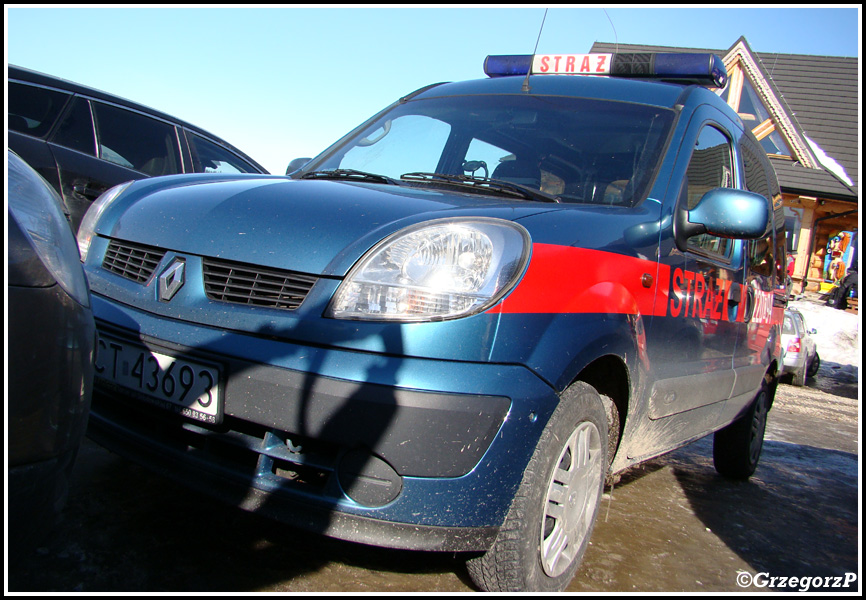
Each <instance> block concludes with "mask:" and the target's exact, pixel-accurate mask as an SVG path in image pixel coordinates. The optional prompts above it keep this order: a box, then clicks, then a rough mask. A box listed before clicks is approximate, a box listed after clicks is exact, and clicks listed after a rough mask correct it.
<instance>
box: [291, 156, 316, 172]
mask: <svg viewBox="0 0 866 600" xmlns="http://www.w3.org/2000/svg"><path fill="white" fill-rule="evenodd" d="M311 160H313V159H312V158H296V159H295V160H293V161H292V162H290V163H289V166H288V167H286V175H291V174H292V173H294V172H295V171H297V170H298V169H300V168H301V167H303V166H304V165H305V164H307V163H308V162H310V161H311Z"/></svg>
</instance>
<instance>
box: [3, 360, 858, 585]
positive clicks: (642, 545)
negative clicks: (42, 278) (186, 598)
mask: <svg viewBox="0 0 866 600" xmlns="http://www.w3.org/2000/svg"><path fill="white" fill-rule="evenodd" d="M834 367H835V368H834ZM857 398H858V380H857V375H856V369H855V370H854V376H853V379H852V377H851V370H850V369H840V368H839V365H836V364H834V363H832V362H825V363H824V364H822V367H821V370H820V371H819V375H818V377H817V378H816V379H815V380H810V381H809V382H808V384H807V386H806V387H804V388H796V387H793V386H791V385H780V386H779V391H778V395H777V400H776V404H775V406H774V408H773V410H772V411H771V412H770V418H769V427H768V432H767V437H766V443H765V445H764V452H763V455H762V458H761V463H760V465H759V467H758V470H757V472H756V474H755V476H754V477H753V478H752V479H751V480H750V481H749V482H746V483H735V482H731V481H727V480H725V479H723V478H721V477H719V476H718V475H717V474H716V472H715V470H714V469H713V466H712V436H710V437H708V438H705V439H703V440H700V441H698V442H696V443H694V444H692V445H690V446H688V447H686V448H682V449H680V450H677V451H675V452H672V453H670V454H667V455H665V456H663V457H660V458H657V459H655V460H652V461H650V462H648V463H645V464H643V465H641V466H640V467H638V468H635V469H633V470H631V471H629V472H627V473H626V475H625V476H624V477H623V478H622V480H621V481H620V482H619V483H618V484H617V485H616V487H615V488H614V489H613V490H612V492H611V491H609V492H608V493H606V494H605V497H604V502H603V505H602V507H601V514H600V517H599V521H598V524H597V525H596V529H595V532H594V534H593V537H592V543H591V546H590V548H589V549H588V551H587V553H586V555H585V557H584V562H583V565H582V567H581V569H580V571H579V572H578V575H577V577H576V578H575V580H574V581H573V582H572V584H571V586H570V588H569V591H574V592H589V591H593V592H604V591H607V592H656V591H658V592H661V591H680V592H711V591H715V592H737V591H745V590H751V591H780V592H782V591H796V590H801V589H803V584H802V583H801V582H799V581H798V584H797V585H796V586H794V587H791V586H790V585H789V583H790V580H788V581H784V582H783V581H782V580H781V579H776V580H771V579H770V578H772V577H775V578H782V577H797V578H802V577H808V578H820V583H821V586H820V587H821V588H825V586H824V584H828V585H829V586H830V587H829V588H825V589H827V591H842V592H855V591H858V590H859V589H860V580H859V572H858V565H859V555H858V552H859V546H858V535H859V526H860V522H859V512H858V511H859V500H858V498H859V494H858V456H859V435H858V431H859V428H858V420H857V419H858V400H857ZM76 469H77V470H76V473H75V480H74V483H73V487H72V489H71V494H70V498H69V502H68V505H67V509H66V511H65V520H64V523H63V525H62V526H61V527H60V528H59V529H58V530H57V531H56V533H55V534H54V535H53V536H52V538H51V539H50V540H49V541H48V542H47V543H46V544H45V545H44V546H42V547H41V548H39V549H38V550H37V551H36V552H35V553H33V554H32V555H28V556H23V557H21V556H18V557H8V556H7V563H8V564H7V567H8V572H7V579H6V586H7V590H8V591H12V592H25V591H34V592H49V591H60V592H63V591H76V592H195V591H201V592H204V591H226V592H248V591H277V592H470V591H473V590H474V588H473V587H472V584H471V582H470V581H469V579H468V577H467V575H466V572H465V567H464V566H463V561H462V559H461V557H460V556H454V555H451V554H432V553H417V552H402V551H393V550H385V549H379V548H370V547H365V546H360V545H355V544H350V543H344V542H340V541H336V540H329V539H325V538H322V537H319V536H316V535H311V534H306V533H303V532H298V531H296V530H293V529H290V528H288V527H284V526H282V525H279V524H277V523H274V522H272V521H269V520H267V519H264V518H261V517H259V516H257V515H254V514H249V513H244V512H242V511H240V510H236V509H234V508H231V507H227V506H223V505H220V504H217V503H215V502H213V501H211V500H210V499H208V498H205V497H203V496H201V495H198V494H196V493H193V492H190V491H188V490H186V489H184V488H183V487H179V486H177V485H174V484H173V483H171V482H169V481H167V480H165V479H162V478H160V477H158V476H156V475H153V474H151V473H150V472H148V471H146V470H145V469H142V468H140V467H138V466H136V465H133V464H131V463H129V462H127V461H124V460H122V459H120V458H118V457H116V456H114V455H112V454H109V453H108V452H106V451H105V450H103V449H102V448H100V447H99V446H97V445H95V444H94V443H93V442H90V441H86V442H85V444H84V446H83V448H82V451H81V454H80V456H79V460H78V463H77V465H76ZM849 573H850V574H851V575H846V574H849ZM846 577H847V579H846ZM852 578H856V579H854V580H853V581H852ZM817 582H818V581H817V580H816V579H809V580H807V587H808V588H809V589H810V590H812V589H813V588H814V586H815V583H817ZM834 584H840V585H843V586H844V585H846V584H847V587H841V588H834V587H833V585H834Z"/></svg>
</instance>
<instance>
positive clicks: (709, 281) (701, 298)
mask: <svg viewBox="0 0 866 600" xmlns="http://www.w3.org/2000/svg"><path fill="white" fill-rule="evenodd" d="M565 265H568V266H567V267H566V266H565ZM656 273H657V274H656ZM656 281H658V285H655V282H656ZM735 286H736V287H740V288H742V287H743V286H742V284H740V283H738V282H735V281H732V280H731V279H726V278H722V277H712V276H709V275H705V274H704V273H701V272H695V271H689V270H685V269H682V268H679V267H676V268H671V267H670V266H668V265H663V264H659V263H656V262H654V261H650V260H646V259H641V258H635V257H629V256H625V255H622V254H616V253H613V252H605V251H601V250H590V249H586V248H574V247H569V246H557V245H551V244H533V258H532V261H531V262H530V265H529V268H528V270H527V273H526V275H525V276H524V278H523V280H522V281H521V282H520V285H518V286H517V288H516V289H515V290H514V292H512V294H511V295H510V296H509V297H507V298H506V299H505V300H503V301H502V302H501V303H499V304H498V305H496V306H494V307H493V308H491V309H490V310H489V311H488V312H489V313H491V314H495V313H502V314H506V313H509V314H515V313H550V314H567V313H607V314H630V315H642V316H645V317H646V316H658V317H667V316H670V317H675V318H692V319H709V320H714V321H731V322H740V323H742V322H744V321H746V319H747V314H746V311H744V310H737V311H735V314H732V311H729V306H730V304H731V298H732V290H733V289H734V288H735ZM742 293H743V295H744V296H745V295H746V294H747V293H748V292H746V291H745V290H743V292H742ZM751 293H752V294H753V295H754V301H753V302H754V308H753V309H752V310H751V311H750V312H751V314H750V315H748V320H749V321H750V322H752V323H759V324H779V323H781V318H782V311H780V310H778V309H776V310H774V307H773V302H774V295H773V293H772V292H765V291H763V290H753V291H752V292H751Z"/></svg>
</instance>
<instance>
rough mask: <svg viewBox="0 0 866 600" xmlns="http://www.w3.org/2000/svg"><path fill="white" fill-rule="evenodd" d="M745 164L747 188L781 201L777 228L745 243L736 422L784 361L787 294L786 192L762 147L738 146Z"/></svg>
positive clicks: (733, 407) (730, 411) (732, 409)
mask: <svg viewBox="0 0 866 600" xmlns="http://www.w3.org/2000/svg"><path fill="white" fill-rule="evenodd" d="M738 147H739V150H740V157H741V159H742V164H743V187H745V188H746V189H748V190H749V191H750V192H754V193H757V194H760V195H762V196H764V197H765V198H766V199H767V203H768V204H773V203H774V202H773V200H774V198H776V199H779V201H778V202H777V203H776V204H777V205H778V206H777V207H776V209H775V210H774V211H773V225H772V226H771V227H770V228H769V230H768V231H767V232H766V234H765V236H764V237H763V238H761V239H757V240H752V241H749V242H747V243H745V246H746V248H747V251H746V256H745V258H746V267H747V268H746V271H745V282H744V289H745V294H746V297H745V310H744V312H743V315H742V321H743V322H742V325H741V327H740V328H739V329H738V337H737V346H736V349H735V352H734V371H735V372H736V375H737V378H736V385H735V387H734V389H733V391H732V393H731V402H730V403H729V406H728V407H727V409H726V413H727V417H728V418H733V417H735V416H736V415H737V414H738V413H739V412H740V411H741V410H742V409H743V408H745V407H746V406H747V405H748V404H749V403H750V402H751V400H752V398H753V397H754V395H755V393H756V391H757V390H758V389H759V388H760V386H761V382H762V380H763V378H764V374H765V373H766V372H767V369H768V367H769V365H770V363H771V361H772V360H774V359H775V358H776V357H780V356H781V328H780V324H781V322H782V319H783V315H784V311H785V306H786V304H787V292H786V290H785V275H786V270H785V263H786V257H785V216H784V214H783V212H782V207H781V201H780V199H781V193H780V191H779V189H778V185H774V180H773V178H772V177H770V173H769V170H770V169H772V166H771V165H770V164H769V162H768V161H767V159H766V155H765V154H764V153H763V150H762V149H761V148H760V146H758V144H757V142H755V141H754V140H752V139H749V137H748V136H747V135H744V136H743V139H741V140H740V143H739V145H738Z"/></svg>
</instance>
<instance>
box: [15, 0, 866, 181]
mask: <svg viewBox="0 0 866 600" xmlns="http://www.w3.org/2000/svg"><path fill="white" fill-rule="evenodd" d="M543 16H544V7H543V6H542V7H532V8H520V7H518V8H459V7H448V6H446V7H441V8H412V7H406V8H391V7H388V8H270V7H262V8H232V7H228V8H223V7H207V8H170V7H156V8H111V7H110V8H56V7H35V8H34V7H29V6H20V7H19V6H14V5H12V6H11V7H10V6H9V5H7V6H6V19H5V23H6V61H7V63H10V64H14V65H18V66H22V67H27V68H30V69H34V70H36V71H42V72H44V73H48V74H51V75H56V76H59V77H62V78H64V79H69V80H71V81H75V82H78V83H82V84H85V85H88V86H91V87H95V88H98V89H101V90H104V91H106V92H111V93H113V94H117V95H119V96H123V97H125V98H128V99H130V100H135V101H137V102H140V103H142V104H145V105H147V106H151V107H153V108H156V109H159V110H162V111H164V112H166V113H169V114H171V115H174V116H176V117H179V118H181V119H184V120H187V121H189V122H191V123H194V124H196V125H198V126H199V127H203V128H204V129H206V130H208V131H210V132H211V133H213V134H216V135H218V136H220V137H223V138H225V139H226V140H228V141H229V142H230V143H232V144H234V145H236V146H238V147H239V148H241V149H242V150H243V151H245V152H246V153H248V154H249V155H250V156H252V157H253V158H254V159H256V160H257V161H259V162H260V163H261V164H263V165H264V166H265V167H266V168H267V169H268V170H270V171H271V172H272V173H278V174H282V173H283V172H285V167H286V165H287V164H288V162H289V161H290V160H291V159H293V158H297V157H301V156H314V155H315V154H318V153H319V152H320V151H322V150H324V149H325V148H326V147H327V146H328V145H330V143H332V142H333V141H335V140H336V139H338V138H339V137H340V136H342V135H343V134H344V133H346V132H347V131H349V130H350V129H351V128H353V127H355V126H356V125H358V124H359V123H361V122H362V121H363V120H365V119H366V118H368V117H369V116H371V115H372V114H373V113H375V112H377V111H378V110H380V109H381V108H383V107H385V106H386V105H388V104H390V103H391V102H392V101H394V100H396V99H397V98H399V97H400V96H403V95H405V94H407V93H408V92H411V91H413V90H415V89H417V88H419V87H421V86H423V85H427V84H429V83H434V82H439V81H457V80H461V79H474V78H479V77H483V76H484V74H483V71H482V64H483V61H484V58H485V57H486V56H487V55H488V54H531V53H532V51H533V48H534V46H535V43H536V38H537V36H538V31H539V27H540V26H541V22H542V18H543ZM608 16H609V17H610V21H609V20H608ZM611 21H612V22H613V26H612V25H611ZM614 28H615V30H616V34H614ZM859 35H860V9H859V5H847V7H844V6H843V7H841V8H824V7H821V8H738V7H736V8H679V7H677V8H624V7H621V6H617V7H615V8H608V9H607V15H606V14H605V12H604V11H603V10H602V9H601V8H599V7H589V8H568V7H556V6H554V7H551V8H550V9H549V11H548V14H547V19H546V22H545V25H544V29H543V32H542V34H541V39H540V43H539V45H538V52H539V53H581V52H587V51H589V48H590V46H592V44H593V42H595V41H602V42H614V41H618V42H619V43H623V44H658V45H665V46H685V47H700V48H717V49H727V48H729V47H730V46H731V45H733V43H734V42H735V41H736V40H737V39H738V38H739V37H740V36H745V37H746V39H747V40H748V42H749V44H750V46H751V47H752V49H753V50H755V51H758V52H781V53H792V54H818V55H832V56H859V48H860V40H859Z"/></svg>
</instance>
